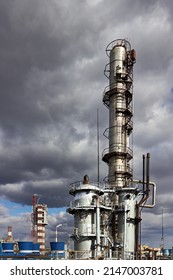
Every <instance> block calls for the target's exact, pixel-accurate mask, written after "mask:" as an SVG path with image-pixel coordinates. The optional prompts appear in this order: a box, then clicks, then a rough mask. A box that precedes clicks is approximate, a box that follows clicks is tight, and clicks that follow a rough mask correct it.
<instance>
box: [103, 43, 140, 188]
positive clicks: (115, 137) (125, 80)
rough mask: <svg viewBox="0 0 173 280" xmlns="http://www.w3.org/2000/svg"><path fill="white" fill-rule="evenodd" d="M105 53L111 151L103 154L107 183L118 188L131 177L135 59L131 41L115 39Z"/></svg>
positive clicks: (124, 184)
mask: <svg viewBox="0 0 173 280" xmlns="http://www.w3.org/2000/svg"><path fill="white" fill-rule="evenodd" d="M106 52H107V54H108V56H109V63H108V64H107V65H106V68H105V74H106V76H107V77H108V78H109V86H108V87H106V89H105V91H104V96H103V102H104V104H105V105H106V106H107V107H108V108H109V128H108V129H107V132H108V136H107V137H108V138H109V148H107V149H105V150H104V152H103V161H105V162H107V164H108V166H109V173H108V178H107V179H108V182H109V184H110V185H111V186H113V187H115V188H123V187H128V186H129V182H130V181H131V178H132V168H131V164H130V160H131V159H132V149H131V148H130V141H129V137H130V135H131V132H132V129H133V126H132V116H133V113H132V80H133V76H132V70H133V69H132V68H133V63H134V61H135V59H134V58H133V56H132V51H131V47H130V44H129V42H127V41H126V40H115V41H114V42H112V43H111V44H109V45H108V47H107V49H106Z"/></svg>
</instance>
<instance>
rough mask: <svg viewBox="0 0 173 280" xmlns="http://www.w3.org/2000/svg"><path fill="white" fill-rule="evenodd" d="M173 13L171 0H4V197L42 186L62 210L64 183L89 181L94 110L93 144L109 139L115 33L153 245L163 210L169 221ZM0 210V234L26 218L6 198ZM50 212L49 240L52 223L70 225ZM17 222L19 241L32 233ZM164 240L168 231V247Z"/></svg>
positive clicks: (0, 151) (0, 55)
mask: <svg viewBox="0 0 173 280" xmlns="http://www.w3.org/2000/svg"><path fill="white" fill-rule="evenodd" d="M172 14H173V3H172V1H171V0H166V1H157V0H155V1H154V0H153V1H152V0H151V1H139V0H120V1H114V0H107V1H104V0H102V1H101V0H95V1H94V0H88V1H87V0H73V1H70V0H64V1H60V0H49V1H48V0H47V1H46V0H1V2H0V38H1V42H0V158H1V161H0V195H1V197H2V198H6V199H7V201H9V202H10V201H11V202H16V203H18V204H19V206H20V205H31V197H32V194H33V193H41V194H42V202H44V203H47V204H48V207H49V208H51V207H53V208H58V207H66V206H67V205H68V203H69V201H70V199H71V197H70V195H69V194H68V185H69V184H70V183H71V182H73V181H77V180H81V179H82V177H83V175H84V174H88V175H89V177H90V179H91V180H92V181H96V179H97V137H96V111H97V108H98V109H99V115H100V151H101V152H102V150H103V149H104V148H106V147H107V146H108V143H107V141H106V139H105V138H104V137H103V136H102V133H103V132H104V130H105V129H106V128H107V127H108V110H107V109H106V108H105V107H104V105H103V104H102V93H103V90H104V88H105V87H106V86H107V85H108V80H107V79H106V78H105V76H104V75H103V70H104V67H105V64H106V63H108V60H107V56H106V53H105V48H106V46H107V45H108V44H109V42H110V41H112V40H114V39H118V38H127V39H128V40H130V43H131V45H132V47H133V48H135V50H136V52H137V63H136V65H135V66H134V132H133V142H134V145H133V147H134V164H133V165H134V178H135V179H137V178H140V179H141V177H142V154H146V153H147V152H150V153H151V179H152V181H155V182H156V183H157V205H156V207H155V209H153V210H152V211H150V210H147V211H146V213H144V215H143V216H144V221H143V226H144V227H145V230H144V234H145V236H144V237H143V238H144V242H148V240H149V241H150V243H152V244H153V246H159V243H160V238H161V233H160V232H161V229H160V227H161V209H162V208H164V216H165V226H167V227H168V225H169V227H171V224H170V219H172V210H173V209H172V208H173V207H172V200H173V192H172V182H173V172H172V165H173V148H172V142H173V129H172V119H173V110H172V109H173V108H172V107H173V83H172V76H173V51H172V46H173V37H172V34H173V20H172ZM100 157H101V155H100ZM100 168H101V180H102V179H103V178H104V177H105V176H106V175H107V166H106V165H105V164H104V163H102V162H101V163H100ZM23 211H24V208H23ZM0 215H1V216H2V217H4V215H5V217H6V219H3V221H2V222H1V228H2V232H5V231H6V227H7V225H8V224H9V223H11V224H12V226H13V224H15V223H16V220H15V219H18V222H17V223H18V224H20V221H22V219H23V216H22V214H20V215H19V216H18V217H15V219H13V217H10V214H9V212H8V205H7V206H6V207H4V206H1V207H0ZM23 215H24V216H25V214H23ZM49 219H50V224H49V229H50V230H49V233H48V234H49V237H50V238H51V236H52V235H51V234H53V228H54V226H55V225H56V223H57V221H58V223H59V222H60V223H61V221H66V222H67V223H68V225H72V217H69V215H68V214H66V213H62V212H61V214H59V213H58V212H56V211H55V214H51V215H50V217H49ZM153 221H154V222H153ZM21 223H22V222H21ZM69 227H70V226H68V227H67V228H66V229H67V230H68V228H69ZM172 227H173V226H172ZM19 228H20V227H18V229H17V228H16V231H17V230H18V231H19V233H20V236H21V238H22V233H23V235H26V231H27V230H28V232H29V230H30V229H27V230H25V231H24V230H23V231H22V229H19ZM21 228H22V226H21ZM151 228H152V229H153V228H154V229H155V233H154V234H150V229H151ZM168 229H169V228H168ZM61 231H63V229H61V228H60V232H61ZM19 233H16V235H17V234H19ZM165 234H166V231H165ZM62 236H64V235H63V233H62ZM171 242H172V236H171V229H170V231H168V233H167V244H168V245H167V246H172V245H171Z"/></svg>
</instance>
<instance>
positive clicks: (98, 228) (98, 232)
mask: <svg viewBox="0 0 173 280" xmlns="http://www.w3.org/2000/svg"><path fill="white" fill-rule="evenodd" d="M96 243H97V244H96V246H97V254H98V253H99V252H100V203H99V197H98V196H97V197H96Z"/></svg>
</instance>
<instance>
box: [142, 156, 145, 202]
mask: <svg viewBox="0 0 173 280" xmlns="http://www.w3.org/2000/svg"><path fill="white" fill-rule="evenodd" d="M142 158H143V197H144V193H145V183H144V181H145V155H143V156H142Z"/></svg>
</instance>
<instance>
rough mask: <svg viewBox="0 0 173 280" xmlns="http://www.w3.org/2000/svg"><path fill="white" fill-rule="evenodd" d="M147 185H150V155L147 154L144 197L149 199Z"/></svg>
mask: <svg viewBox="0 0 173 280" xmlns="http://www.w3.org/2000/svg"><path fill="white" fill-rule="evenodd" d="M149 184H150V153H147V166H146V195H147V198H148V197H149V191H150V189H149Z"/></svg>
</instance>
